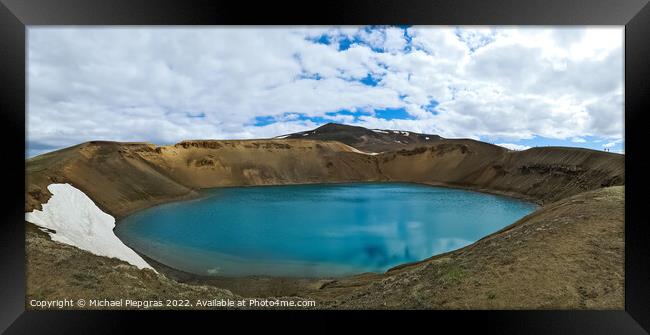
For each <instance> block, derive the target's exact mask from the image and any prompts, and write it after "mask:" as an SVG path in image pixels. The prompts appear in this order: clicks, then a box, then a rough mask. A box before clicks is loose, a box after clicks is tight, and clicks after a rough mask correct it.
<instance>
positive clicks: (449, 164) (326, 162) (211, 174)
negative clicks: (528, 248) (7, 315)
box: [25, 124, 625, 218]
mask: <svg viewBox="0 0 650 335" xmlns="http://www.w3.org/2000/svg"><path fill="white" fill-rule="evenodd" d="M26 173H27V195H26V204H25V207H26V208H25V211H26V212H30V211H32V210H33V209H40V208H41V204H43V203H45V202H47V200H48V199H49V197H50V193H49V191H48V190H47V186H48V185H50V184H52V183H70V184H71V185H74V186H75V187H76V188H78V189H80V190H81V191H83V192H84V193H85V194H86V195H88V196H89V197H90V198H91V199H92V200H93V201H94V202H95V203H96V204H97V205H98V206H99V207H100V208H101V209H102V210H103V211H105V212H107V213H109V214H111V215H113V216H115V217H116V218H121V217H124V216H125V215H128V214H129V213H132V212H134V211H136V210H139V209H143V208H146V207H150V206H153V205H156V204H160V203H163V202H169V201H174V200H180V199H184V198H192V197H195V196H197V192H196V191H197V190H198V189H200V188H210V187H219V186H241V185H278V184H301V183H334V182H363V181H380V182H391V181H395V182H416V183H427V184H432V185H442V186H450V187H459V188H467V189H474V190H480V191H485V192H492V193H499V194H505V195H510V196H514V197H519V198H525V199H529V200H533V201H537V202H539V203H546V202H549V201H555V200H559V199H562V198H565V197H568V196H571V195H574V194H578V193H581V192H584V191H588V190H593V189H597V188H601V187H605V186H613V185H623V184H624V179H625V166H624V156H623V155H619V154H614V153H608V152H601V151H594V150H589V149H581V148H565V147H544V148H532V149H528V150H525V151H511V150H508V149H506V148H503V147H500V146H496V145H492V144H488V143H484V142H480V141H475V140H469V139H444V138H441V137H440V136H437V135H428V134H417V133H412V132H406V131H395V130H370V129H366V128H362V127H353V126H345V125H339V124H327V125H324V126H322V127H319V128H317V129H314V130H311V131H307V132H301V133H295V134H289V135H284V136H280V137H278V138H274V139H260V140H228V141H219V140H192V141H183V142H181V143H178V144H175V145H170V146H156V145H153V144H149V143H119V142H106V141H101V142H100V141H93V142H86V143H82V144H79V145H76V146H73V147H69V148H66V149H62V150H58V151H55V152H51V153H48V154H44V155H41V156H37V157H34V158H31V159H28V160H27V161H26Z"/></svg>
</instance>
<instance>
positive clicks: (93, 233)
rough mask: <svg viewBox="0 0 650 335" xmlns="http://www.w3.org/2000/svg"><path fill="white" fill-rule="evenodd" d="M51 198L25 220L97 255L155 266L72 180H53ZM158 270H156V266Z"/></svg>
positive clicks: (60, 240) (26, 215)
mask: <svg viewBox="0 0 650 335" xmlns="http://www.w3.org/2000/svg"><path fill="white" fill-rule="evenodd" d="M47 189H48V190H49V191H50V193H52V197H51V198H50V200H49V201H48V202H47V203H46V204H43V205H42V209H43V210H40V211H39V210H34V211H33V212H30V213H25V220H26V221H28V222H31V223H33V224H35V225H37V226H40V227H42V228H46V229H48V230H54V231H48V230H44V231H45V232H47V233H48V234H50V237H51V238H52V240H53V241H56V242H60V243H64V244H68V245H72V246H75V247H77V248H79V249H82V250H86V251H89V252H91V253H93V254H95V255H99V256H105V257H115V258H117V259H120V260H123V261H126V262H128V263H130V264H133V265H135V266H137V267H138V268H140V269H144V268H146V269H152V270H153V268H152V267H151V266H150V265H149V264H147V262H145V261H144V260H143V259H142V257H140V255H138V254H137V253H136V252H135V251H133V250H131V249H130V248H129V247H127V246H126V245H125V244H124V243H122V241H120V239H119V238H117V236H115V234H114V233H113V228H114V227H115V219H114V218H113V217H112V216H110V215H108V214H106V213H104V212H103V211H102V210H101V209H99V207H97V205H95V203H94V202H93V201H92V200H91V199H90V198H89V197H88V196H87V195H86V194H84V193H83V192H81V191H80V190H78V189H77V188H75V187H73V186H72V185H70V184H50V185H49V186H48V187H47ZM154 271H155V270H154Z"/></svg>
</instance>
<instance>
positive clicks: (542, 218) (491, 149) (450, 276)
mask: <svg viewBox="0 0 650 335" xmlns="http://www.w3.org/2000/svg"><path fill="white" fill-rule="evenodd" d="M26 165H27V166H26V169H27V192H28V193H27V197H26V211H30V210H32V209H34V208H40V204H41V203H44V202H46V201H47V199H48V198H49V193H48V192H47V189H46V186H47V185H49V184H50V183H52V182H69V183H71V184H73V185H74V186H75V187H77V188H79V189H81V190H82V191H84V192H85V193H86V194H87V195H88V196H90V197H91V198H92V199H93V200H94V201H95V202H96V203H97V204H98V205H99V206H100V207H101V208H102V209H103V210H104V211H106V212H108V213H110V214H112V215H114V216H116V217H118V218H119V217H122V216H124V215H127V214H129V213H131V212H133V211H135V210H138V209H141V208H145V207H149V206H152V205H154V204H157V203H162V202H167V201H173V200H178V199H182V198H186V197H192V196H195V195H196V192H195V191H196V189H198V188H202V187H215V186H231V185H267V184H290V183H310V182H344V181H412V182H421V183H429V184H439V185H448V186H455V187H466V188H471V189H478V190H483V191H489V192H496V193H504V194H509V195H513V196H518V197H524V198H530V199H533V200H536V201H538V202H544V203H549V202H551V201H556V200H560V199H565V200H560V201H559V202H558V203H556V204H551V205H546V206H545V207H544V208H543V209H542V210H540V211H538V212H536V213H535V214H534V216H537V219H535V220H536V221H535V220H532V219H531V218H530V217H529V218H525V219H523V220H521V221H519V222H518V223H517V224H518V225H521V226H522V227H524V226H526V225H528V223H526V222H527V221H526V220H532V222H533V223H534V224H535V225H534V227H535V228H534V229H532V228H531V229H524V230H521V229H523V228H517V230H516V231H520V230H521V232H520V233H517V234H513V233H512V232H511V233H507V232H502V233H499V234H496V235H495V236H500V238H498V239H496V237H495V236H493V237H491V241H492V242H490V243H487V242H486V241H487V240H486V239H484V240H482V241H480V242H477V243H475V244H473V245H472V247H471V248H469V249H468V248H465V249H462V250H459V251H457V252H455V253H453V257H452V256H445V257H446V258H441V257H437V258H436V259H435V260H431V261H429V262H428V263H426V264H420V265H417V266H412V267H407V268H404V269H401V270H398V271H396V272H394V273H391V274H390V275H389V276H387V277H384V276H381V275H369V276H360V277H355V278H352V279H349V280H347V281H346V280H343V281H340V282H336V283H331V284H327V285H325V286H324V287H323V289H320V290H319V289H317V288H319V287H320V286H321V285H322V283H321V282H318V283H314V282H308V283H302V284H301V285H296V282H293V281H289V282H287V281H286V280H284V282H283V283H284V284H282V285H280V286H278V287H280V288H279V289H277V290H278V291H277V292H273V294H281V293H282V294H284V293H287V294H302V295H315V296H317V297H319V299H322V301H321V304H322V305H323V306H329V307H343V308H354V307H363V306H374V307H382V306H383V302H386V303H387V305H388V306H394V307H399V306H403V307H434V308H437V307H441V308H448V307H451V308H463V307H478V308H482V307H485V308H487V307H508V308H516V307H526V306H528V307H531V306H538V307H547V306H544V305H542V304H544V303H549V304H550V305H548V307H566V308H569V307H607V306H609V307H622V297H623V295H622V288H621V287H619V286H618V285H619V284H621V285H622V272H621V271H622V266H623V261H622V256H623V252H622V235H621V234H622V228H623V212H622V204H623V196H622V188H620V187H619V188H607V189H602V190H600V191H597V192H614V193H616V194H617V195H614V196H611V197H609V198H607V197H605V198H607V199H606V200H603V199H604V198H603V197H602V196H593V195H589V194H591V193H585V194H587V195H589V196H587V195H585V194H581V195H579V197H580V196H582V197H583V198H581V199H582V200H579V201H582V203H575V204H571V205H561V204H563V203H565V202H567V201H573V200H570V199H572V198H567V197H570V196H573V195H576V194H579V193H583V192H584V191H588V190H597V189H600V188H601V187H603V186H610V185H622V184H623V183H624V163H623V156H621V155H616V154H610V153H603V152H597V151H593V150H586V149H572V148H536V149H531V150H527V151H523V152H512V151H508V150H505V149H503V148H500V147H496V146H493V145H489V144H486V143H482V142H477V141H472V140H440V141H437V142H436V143H434V144H433V145H430V146H427V147H421V148H415V149H407V150H399V151H395V152H387V153H383V154H380V155H377V156H371V155H365V154H360V153H356V152H355V150H354V149H351V148H350V147H348V146H346V145H344V144H341V143H337V142H318V141H308V140H253V141H185V142H182V143H179V144H177V145H174V146H166V147H156V146H154V145H150V144H141V143H132V144H123V143H115V142H91V143H84V144H81V145H78V146H75V147H71V148H68V149H64V150H60V151H57V152H55V153H51V154H47V155H43V156H39V157H36V158H33V159H30V160H28V161H27V164H26ZM617 192H618V193H617ZM607 194H609V193H607ZM558 204H560V205H558ZM553 206H556V207H557V206H560V207H557V208H556V207H553ZM562 206H569V207H562ZM562 208H564V209H562ZM567 208H568V209H570V210H568V209H567ZM619 209H620V210H619ZM582 212H584V213H586V214H580V213H582ZM585 215H586V217H589V218H590V219H588V220H586V221H585V220H583V216H585ZM601 218H603V219H601ZM562 220H564V221H562ZM565 221H566V222H565ZM539 222H543V223H539ZM544 222H545V223H544ZM545 225H546V226H545ZM592 226H593V227H598V228H597V229H598V230H593V231H592V230H591V229H592ZM540 227H541V229H540V230H537V228H540ZM544 227H546V228H544ZM570 227H573V229H574V230H567V229H569V228H570ZM513 231H515V230H513ZM594 232H597V234H596V233H594ZM508 234H510V235H508ZM506 236H509V237H506ZM535 241H538V242H540V241H543V242H544V243H542V242H540V243H542V244H540V243H536V242H535ZM552 241H553V243H550V242H552ZM595 241H598V243H601V244H605V245H611V250H610V253H608V254H604V256H611V257H610V258H603V254H597V253H596V254H594V250H593V248H591V247H590V246H592V244H594V243H596V242H595ZM486 243H487V244H486ZM565 245H566V246H565ZM571 245H574V246H577V247H575V248H574V249H572V250H564V249H562V248H565V249H566V248H569V246H571ZM523 246H525V247H523ZM563 246H564V247H563ZM551 247H552V248H551ZM27 248H28V263H29V266H28V267H30V268H31V269H30V275H28V296H37V297H46V296H52V295H55V296H61V295H60V294H62V292H67V294H69V293H71V292H72V291H74V290H76V289H79V287H82V288H84V287H85V288H84V289H83V290H86V291H84V292H104V294H106V295H108V296H111V295H113V294H115V295H113V296H120V292H121V290H131V289H132V288H133V287H139V288H140V289H141V290H144V291H142V292H141V294H142V296H147V295H155V296H171V297H173V294H176V293H174V292H176V291H175V290H177V289H179V288H172V287H175V285H177V284H178V285H181V284H179V283H177V282H176V281H173V280H170V279H167V278H165V277H164V276H162V277H158V276H150V277H142V278H139V277H140V276H145V275H143V274H141V273H140V272H138V271H137V270H135V268H131V269H129V268H130V266H129V265H127V264H125V263H123V262H120V261H117V260H114V259H113V260H108V259H106V258H104V257H99V256H94V255H91V254H89V253H87V252H84V251H81V250H78V249H75V248H72V247H69V246H64V245H61V244H58V243H55V242H52V241H50V240H49V239H48V238H47V237H46V236H45V235H43V234H41V235H38V234H28V237H27ZM553 248H557V250H564V251H566V252H565V253H564V254H557V253H555V252H553V250H555V249H553ZM72 249H74V250H75V251H74V252H72V251H71V250H72ZM44 250H47V252H45V251H44ZM58 250H60V253H61V254H62V255H63V254H65V255H69V254H70V253H73V254H75V255H76V256H75V257H68V258H67V259H66V261H65V262H63V263H57V264H59V265H60V267H56V268H51V267H50V266H49V265H48V264H50V263H51V259H50V258H52V257H54V258H56V257H58V256H56V255H57V254H58V253H59V251H58ZM472 250H473V251H472ZM540 255H544V257H540ZM596 256H597V257H596ZM593 257H596V258H593ZM540 259H541V260H544V261H549V263H547V264H546V267H542V268H535V266H534V265H535V264H538V263H539V260H540ZM551 260H553V262H550V261H551ZM57 262H58V261H57ZM107 264H108V265H107ZM116 264H120V266H119V267H118V266H117V265H116ZM431 264H433V265H431ZM567 264H568V265H570V266H567ZM89 265H92V266H91V267H93V268H97V269H98V270H97V271H99V272H98V273H97V275H96V276H95V278H90V279H87V280H89V281H91V282H93V281H95V280H98V282H94V284H88V283H86V282H84V280H82V279H80V278H76V279H75V278H68V277H69V274H62V273H61V272H59V271H55V269H58V268H65V269H68V270H67V271H65V272H66V273H72V272H75V271H77V270H79V269H88V266H89ZM574 265H575V266H574ZM578 265H580V266H578ZM571 266H574V267H571ZM594 266H595V267H598V268H602V269H605V270H607V271H609V272H605V271H602V272H594V269H591V268H590V267H594ZM619 268H620V270H621V271H618V270H617V269H619ZM513 269H514V270H517V271H514V270H513ZM569 270H571V271H569ZM608 273H609V275H608ZM55 274H56V275H55ZM511 274H517V276H514V275H511ZM131 276H135V277H136V279H133V278H131ZM617 276H620V278H619V277H617ZM52 277H54V278H55V280H50V278H52ZM104 277H106V278H112V279H111V282H113V283H114V284H109V283H108V282H106V281H105V280H104V279H102V278H104ZM118 278H122V279H121V280H115V279H118ZM143 278H145V279H143ZM479 279H480V280H479ZM524 279H525V280H527V281H530V282H529V283H528V286H526V285H525V283H524ZM262 282H263V281H260V280H257V281H253V282H251V283H250V284H251V285H252V286H251V288H250V289H249V293H250V292H256V294H262V295H264V292H266V294H268V293H269V290H268V289H269V288H270V287H274V286H275V284H276V282H274V281H272V280H271V281H269V280H266V283H265V284H260V283H262ZM533 282H539V283H540V285H539V286H538V287H537V288H534V287H531V286H530V285H531V283H533ZM56 283H58V284H56ZM64 283H65V284H64ZM599 283H603V285H604V286H603V287H599V286H598V285H599ZM223 284H224V285H223V286H221V287H228V283H223ZM229 284H230V285H232V284H233V283H232V282H231V283H229ZM452 284H453V285H452ZM107 285H108V286H107ZM111 285H113V286H111ZM472 285H477V286H475V287H473V286H472ZM86 286H87V287H86ZM65 287H69V288H70V290H65ZM106 287H113V288H114V289H112V288H106ZM179 287H183V288H182V290H186V291H187V290H189V291H187V292H190V291H191V292H194V291H192V290H194V289H193V288H191V287H190V288H187V287H184V286H179ZM197 287H201V286H200V285H199V286H197ZM236 287H237V285H235V288H236ZM264 287H266V290H265V289H264ZM282 287H291V288H292V289H291V290H288V291H287V290H285V291H283V290H282ZM350 287H354V289H351V288H350ZM526 287H528V288H527V289H526ZM204 289H205V288H198V290H199V291H197V292H203V291H202V290H204ZM61 290H64V291H61ZM83 290H82V291H83ZM184 292H185V291H184ZM215 292H221V293H215V294H217V295H218V294H222V293H223V292H222V291H215ZM382 292H384V293H385V294H384V293H382ZM535 292H537V293H535ZM524 293H525V296H521V295H522V294H524ZM187 294H190V293H187ZM192 294H193V293H192ZM477 294H478V297H485V299H478V300H477V299H476V297H477ZM527 297H529V298H527ZM585 297H586V298H585ZM590 297H591V298H590ZM486 299H487V300H486ZM409 301H410V303H409ZM473 301H475V302H474V303H473ZM477 304H478V305H477Z"/></svg>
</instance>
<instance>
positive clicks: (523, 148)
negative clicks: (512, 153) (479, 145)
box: [497, 143, 531, 151]
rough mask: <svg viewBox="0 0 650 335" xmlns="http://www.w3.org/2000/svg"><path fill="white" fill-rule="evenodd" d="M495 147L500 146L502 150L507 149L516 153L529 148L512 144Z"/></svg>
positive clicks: (500, 144)
mask: <svg viewBox="0 0 650 335" xmlns="http://www.w3.org/2000/svg"><path fill="white" fill-rule="evenodd" d="M497 145H498V146H500V147H504V148H507V149H510V150H517V151H521V150H526V149H530V148H531V147H529V146H527V145H521V144H513V143H498V144H497Z"/></svg>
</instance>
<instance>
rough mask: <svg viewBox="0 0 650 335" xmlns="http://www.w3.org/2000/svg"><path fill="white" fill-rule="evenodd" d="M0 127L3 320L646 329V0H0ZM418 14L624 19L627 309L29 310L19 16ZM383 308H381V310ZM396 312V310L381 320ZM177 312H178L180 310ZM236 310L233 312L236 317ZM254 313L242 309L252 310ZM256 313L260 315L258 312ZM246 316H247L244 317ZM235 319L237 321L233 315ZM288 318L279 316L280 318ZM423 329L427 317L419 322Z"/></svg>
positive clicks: (379, 20)
mask: <svg viewBox="0 0 650 335" xmlns="http://www.w3.org/2000/svg"><path fill="white" fill-rule="evenodd" d="M0 2H1V3H2V4H0V94H1V96H0V97H1V99H0V118H1V119H0V120H1V123H0V125H1V126H2V128H1V131H0V133H1V134H2V135H1V136H2V143H3V149H4V150H3V152H4V153H3V154H2V155H1V156H0V157H1V161H2V162H3V164H2V165H3V170H5V171H6V172H4V173H3V174H1V175H0V176H2V177H4V178H3V181H4V182H3V184H4V185H6V186H8V188H5V196H4V197H3V199H4V200H3V201H2V207H3V208H2V221H0V225H1V226H0V227H1V230H0V260H1V267H0V277H1V278H2V280H1V281H0V283H1V284H0V304H1V306H0V309H1V310H2V312H1V314H0V331H3V330H6V332H7V333H8V334H25V333H29V334H31V333H48V334H51V333H80V334H87V333H92V334H100V333H111V334H117V333H121V332H122V331H124V330H129V329H133V327H134V324H135V323H138V324H142V325H145V326H146V327H147V329H148V332H154V329H156V328H160V329H165V330H168V331H169V330H172V329H173V328H178V329H185V332H188V331H187V328H186V327H187V326H188V325H190V324H195V325H200V324H202V323H203V322H209V323H211V325H212V326H215V323H218V326H215V329H223V330H225V326H226V324H227V323H234V322H237V321H235V320H236V319H239V322H238V325H239V326H240V329H247V328H248V327H249V326H262V327H268V328H270V327H272V326H289V325H294V324H295V323H296V322H298V321H301V322H306V323H307V324H311V325H312V326H311V328H302V329H303V331H305V330H306V331H311V330H321V331H322V330H324V329H325V328H327V327H339V326H340V323H339V321H353V322H354V323H356V324H358V325H361V326H363V327H364V328H365V329H366V330H370V329H371V328H373V327H378V328H380V329H385V328H386V327H387V326H399V324H418V323H419V326H423V327H432V328H429V329H433V330H441V331H442V330H444V329H453V331H454V332H456V331H464V330H468V329H474V330H479V331H481V332H494V331H498V332H499V333H502V334H506V333H519V334H556V333H563V334H564V333H566V334H644V333H647V332H648V330H650V262H649V261H648V258H647V256H648V255H650V241H649V239H650V232H649V229H648V219H647V217H648V216H647V214H645V213H644V207H645V204H644V201H645V197H644V193H645V192H644V191H645V190H647V189H648V186H649V185H648V176H647V172H648V171H650V169H649V168H650V166H649V164H648V163H647V160H645V159H644V154H645V153H647V152H648V150H646V148H645V143H644V136H645V134H646V130H645V127H647V125H648V122H647V121H648V111H649V109H648V108H647V105H648V100H650V65H649V63H650V42H648V41H650V5H648V4H647V3H648V0H626V1H621V0H619V1H616V0H589V1H587V0H573V1H567V0H526V1H524V0H500V1H471V0H461V1H453V0H428V1H427V0H411V1H405V0H402V1H399V0H357V1H344V0H337V1H323V2H318V3H313V2H306V1H305V2H288V1H287V2H277V1H274V2H261V1H260V2H253V1H245V0H239V1H233V0H229V1H171V0H153V1H146V0H138V1H134V0H132V1H127V0H112V1H101V0H92V1H91V0H57V1H52V0H50V1H47V0H1V1H0ZM190 24H191V25H221V24H241V25H250V24H253V25H260V24H281V25H303V24H317V25H325V24H327V25H330V24H416V25H421V24H426V25H429V24H430V25H624V26H625V151H626V154H625V164H626V175H627V176H626V178H627V180H626V188H625V210H626V212H625V232H626V235H625V310H623V311H578V310H567V311H557V310H547V311H541V310H531V311H493V310H491V311H417V312H408V311H399V312H397V311H374V312H369V311H358V312H353V311H352V312H351V311H341V312H339V311H301V312H295V311H294V312H291V313H286V312H279V311H255V312H252V311H249V312H246V311H218V312H210V313H206V312H198V311H197V312H178V311H175V312H174V311H131V312H126V311H122V312H108V311H106V312H98V311H92V312H90V311H82V312H74V311H26V310H25V252H24V248H25V240H24V236H25V231H24V203H23V200H24V198H21V196H20V195H24V189H25V184H24V180H25V175H24V173H25V171H24V168H25V166H24V159H25V156H24V155H25V154H24V145H25V142H24V141H25V133H26V132H25V113H26V109H25V108H26V79H25V62H26V57H25V56H26V44H25V38H26V27H27V26H32V25H190ZM389 313H390V315H388V314H389ZM394 317H399V321H397V322H393V321H391V322H389V323H391V324H390V325H387V324H386V322H381V321H382V320H384V321H386V320H388V319H387V318H394ZM178 318H182V319H183V321H179V319H178ZM233 318H234V319H233ZM254 319H255V320H256V321H249V320H254ZM258 319H259V321H257V320H258ZM244 320H246V321H244ZM241 321H244V322H241ZM282 322H285V323H282ZM425 329H426V328H425Z"/></svg>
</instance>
